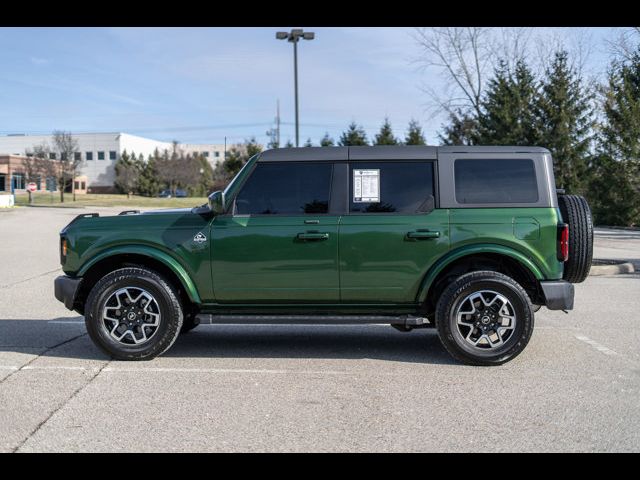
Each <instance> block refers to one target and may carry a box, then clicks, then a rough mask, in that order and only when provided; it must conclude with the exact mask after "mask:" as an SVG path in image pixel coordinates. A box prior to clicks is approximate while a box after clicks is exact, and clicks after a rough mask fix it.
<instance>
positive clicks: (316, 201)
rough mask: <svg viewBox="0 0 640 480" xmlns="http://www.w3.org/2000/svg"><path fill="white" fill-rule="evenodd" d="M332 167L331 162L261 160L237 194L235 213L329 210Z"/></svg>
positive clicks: (314, 212) (274, 213)
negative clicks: (274, 161) (270, 161)
mask: <svg viewBox="0 0 640 480" xmlns="http://www.w3.org/2000/svg"><path fill="white" fill-rule="evenodd" d="M332 170H333V167H332V165H331V164H330V163H309V162H299V163H298V162H282V163H258V165H257V166H256V168H255V170H254V171H253V172H252V173H251V177H249V179H248V180H247V183H246V184H245V185H244V186H243V187H242V190H241V191H240V193H239V194H238V196H237V197H236V214H237V215H304V214H322V213H328V211H329V192H330V191H331V173H332Z"/></svg>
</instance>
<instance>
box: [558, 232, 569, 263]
mask: <svg viewBox="0 0 640 480" xmlns="http://www.w3.org/2000/svg"><path fill="white" fill-rule="evenodd" d="M558 260H560V261H561V262H566V261H567V260H569V225H567V224H566V223H561V224H560V225H558Z"/></svg>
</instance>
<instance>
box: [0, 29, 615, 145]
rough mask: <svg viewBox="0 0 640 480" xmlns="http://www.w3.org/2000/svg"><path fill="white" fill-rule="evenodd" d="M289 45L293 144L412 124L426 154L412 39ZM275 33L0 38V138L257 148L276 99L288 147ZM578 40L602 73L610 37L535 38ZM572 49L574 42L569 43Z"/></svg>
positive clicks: (50, 32) (329, 35)
mask: <svg viewBox="0 0 640 480" xmlns="http://www.w3.org/2000/svg"><path fill="white" fill-rule="evenodd" d="M304 28H305V30H311V31H314V32H316V39H315V40H313V41H303V42H301V43H300V45H299V89H300V123H301V128H300V137H301V140H300V141H301V143H302V142H304V140H305V139H306V138H307V137H311V139H312V140H313V142H314V143H317V142H318V140H319V139H320V138H321V137H322V135H323V134H324V133H325V132H329V134H330V135H332V136H333V137H334V138H336V139H337V138H338V136H339V134H340V132H341V131H343V130H344V129H345V128H346V126H347V124H348V123H349V122H351V121H352V120H355V121H356V122H358V123H359V124H362V125H363V126H364V127H365V129H366V130H367V133H368V134H369V136H370V137H371V136H373V134H374V133H375V131H376V130H377V129H378V128H379V126H380V124H381V123H382V121H383V119H384V117H385V116H388V117H389V119H390V121H391V123H392V125H393V127H394V130H395V132H396V134H397V135H402V134H403V133H404V130H405V129H406V125H407V123H408V122H409V120H410V119H411V118H415V119H417V120H418V121H419V122H420V123H421V124H422V126H423V128H424V130H425V132H426V134H427V140H428V141H429V142H430V143H437V139H436V133H437V131H438V130H439V129H440V125H441V123H442V121H443V118H442V116H441V115H435V114H434V113H433V111H432V110H430V108H429V98H428V97H427V95H426V94H425V93H424V91H423V89H422V87H423V86H424V85H425V84H429V85H431V86H433V87H434V88H436V89H438V88H440V87H441V86H443V85H442V78H441V77H440V76H439V75H437V72H435V71H433V70H424V69H421V68H420V67H419V66H418V65H417V64H416V63H415V62H413V60H415V59H416V58H417V57H418V56H419V54H420V50H419V47H418V46H417V44H416V41H415V40H414V38H413V37H412V33H413V29H411V28H314V27H304ZM289 29H290V27H274V28H0V65H2V68H1V69H0V134H6V133H49V132H51V131H52V130H54V129H63V130H69V131H72V132H87V131H121V132H127V133H132V134H138V135H142V136H147V137H150V138H155V139H158V140H166V141H170V140H174V139H175V140H179V141H181V142H185V143H187V142H191V143H200V142H202V143H204V142H207V143H209V142H211V143H222V142H223V140H224V137H225V136H227V137H228V142H230V143H233V142H238V141H242V140H243V139H244V138H247V137H249V136H252V135H254V136H256V138H257V139H258V140H259V141H261V142H263V143H266V141H267V136H266V134H265V132H266V131H267V130H268V129H269V128H270V126H271V125H272V124H273V120H274V116H275V107H276V100H277V99H279V100H280V113H281V120H282V122H283V125H282V127H281V138H282V142H283V143H284V142H286V140H287V139H291V140H293V139H294V126H293V121H294V106H293V52H292V46H291V44H289V43H287V42H284V41H278V40H276V39H275V34H274V32H275V31H276V30H289ZM547 33H549V34H553V35H559V36H560V37H562V38H564V39H565V40H567V41H568V43H571V42H574V40H575V38H578V37H580V38H583V39H584V38H586V39H587V40H586V42H587V43H588V45H589V47H590V54H589V56H588V61H587V71H588V73H589V74H592V75H596V76H601V75H602V74H604V72H605V70H606V66H607V61H608V55H607V50H606V40H607V39H609V38H613V36H614V35H615V34H616V31H615V29H610V28H593V29H543V30H541V31H540V32H537V34H544V35H547ZM574 43H575V42H574Z"/></svg>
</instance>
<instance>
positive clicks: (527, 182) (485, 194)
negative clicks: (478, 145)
mask: <svg viewBox="0 0 640 480" xmlns="http://www.w3.org/2000/svg"><path fill="white" fill-rule="evenodd" d="M454 169H455V183H456V201H457V202H458V203H480V204H482V203H536V202H537V201H538V184H537V182H536V170H535V167H534V164H533V160H530V159H499V160H498V159H486V160H485V159H478V160H464V159H460V160H456V161H455V164H454Z"/></svg>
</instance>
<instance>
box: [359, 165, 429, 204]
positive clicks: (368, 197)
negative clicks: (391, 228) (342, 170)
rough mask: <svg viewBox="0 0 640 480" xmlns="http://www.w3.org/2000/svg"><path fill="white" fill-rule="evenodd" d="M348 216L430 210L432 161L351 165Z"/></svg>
mask: <svg viewBox="0 0 640 480" xmlns="http://www.w3.org/2000/svg"><path fill="white" fill-rule="evenodd" d="M350 180H351V181H350V195H349V212H350V213H405V214H412V213H424V212H427V211H430V210H431V209H433V206H434V203H433V202H434V186H433V163H432V162H403V161H387V162H384V161H383V162H354V163H352V164H351V167H350Z"/></svg>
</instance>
